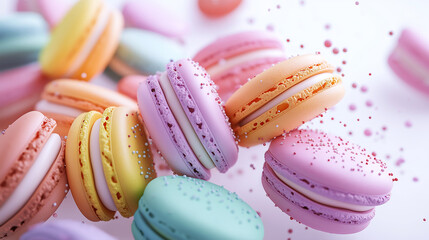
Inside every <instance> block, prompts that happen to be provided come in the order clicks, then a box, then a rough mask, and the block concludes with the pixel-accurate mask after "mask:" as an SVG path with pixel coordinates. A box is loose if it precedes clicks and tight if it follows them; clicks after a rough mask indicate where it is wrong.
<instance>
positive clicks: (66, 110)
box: [36, 100, 84, 118]
mask: <svg viewBox="0 0 429 240" xmlns="http://www.w3.org/2000/svg"><path fill="white" fill-rule="evenodd" d="M36 111H39V112H48V113H57V114H61V115H66V116H70V117H75V118H76V117H78V116H79V115H80V114H82V113H84V111H82V110H80V109H77V108H73V107H68V106H64V105H60V104H57V103H53V102H49V101H46V100H40V101H39V102H38V103H37V104H36Z"/></svg>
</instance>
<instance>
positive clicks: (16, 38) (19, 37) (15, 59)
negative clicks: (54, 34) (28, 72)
mask: <svg viewBox="0 0 429 240" xmlns="http://www.w3.org/2000/svg"><path fill="white" fill-rule="evenodd" d="M48 38H49V35H48V27H47V25H46V22H45V21H44V20H43V18H42V17H41V16H40V15H38V14H36V13H14V14H10V15H6V16H4V17H1V18H0V70H4V69H8V68H13V67H18V66H21V65H25V64H27V63H30V62H34V61H37V58H38V55H39V52H40V51H41V50H42V48H43V47H44V45H45V44H46V43H47V42H48Z"/></svg>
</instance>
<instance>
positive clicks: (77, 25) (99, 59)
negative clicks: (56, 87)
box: [39, 0, 123, 81]
mask: <svg viewBox="0 0 429 240" xmlns="http://www.w3.org/2000/svg"><path fill="white" fill-rule="evenodd" d="M122 27H123V19H122V15H121V14H120V13H119V12H118V11H117V10H115V9H113V8H110V7H109V6H108V5H106V4H105V3H104V2H103V1H101V0H93V1H85V0H80V1H78V2H77V3H76V4H75V5H74V6H73V7H72V8H71V9H70V10H69V11H68V13H67V14H66V15H65V16H64V18H63V19H62V20H61V22H60V23H59V24H58V26H57V27H56V28H55V29H54V31H53V32H52V34H51V39H50V41H49V43H48V44H47V45H46V46H45V48H44V49H43V51H42V53H41V55H40V58H39V62H40V65H41V66H42V69H43V72H44V73H45V74H46V75H47V76H49V77H50V78H52V79H57V78H73V79H80V80H86V81H89V80H90V79H92V77H93V76H95V75H97V74H99V73H100V72H102V71H103V70H104V68H105V67H106V66H107V64H108V62H109V61H110V59H111V57H112V56H113V54H114V52H115V50H116V48H117V45H118V42H119V37H120V33H121V31H122Z"/></svg>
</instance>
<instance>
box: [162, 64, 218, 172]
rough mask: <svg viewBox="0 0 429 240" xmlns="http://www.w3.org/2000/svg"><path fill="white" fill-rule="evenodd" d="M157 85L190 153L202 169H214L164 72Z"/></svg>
mask: <svg viewBox="0 0 429 240" xmlns="http://www.w3.org/2000/svg"><path fill="white" fill-rule="evenodd" d="M159 83H160V85H161V88H162V91H163V92H164V95H165V98H166V99H167V103H168V106H169V107H170V109H171V111H172V112H173V115H174V118H175V119H176V121H177V123H178V124H179V126H180V128H181V130H182V132H183V134H184V135H185V137H186V140H187V141H188V143H189V146H191V148H192V151H193V152H194V154H195V155H196V156H197V158H198V159H199V160H200V162H201V164H203V165H204V167H206V168H207V169H212V168H214V167H215V165H214V164H213V161H212V160H211V158H210V156H209V155H208V154H207V152H206V150H205V149H204V146H203V144H202V143H201V141H200V139H199V138H198V136H197V134H196V133H195V130H194V128H193V127H192V124H191V122H190V121H189V119H188V117H187V116H186V113H185V111H184V110H183V109H182V105H180V101H179V99H178V98H177V96H176V93H175V92H174V89H173V87H172V86H171V84H170V80H169V79H168V76H167V72H164V73H163V74H162V75H161V78H160V80H159Z"/></svg>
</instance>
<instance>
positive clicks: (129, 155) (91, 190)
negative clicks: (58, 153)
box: [66, 107, 156, 221]
mask: <svg viewBox="0 0 429 240" xmlns="http://www.w3.org/2000/svg"><path fill="white" fill-rule="evenodd" d="M149 144H150V143H149V142H148V140H147V137H146V134H145V130H144V126H143V125H142V123H141V122H140V121H139V119H138V113H137V110H136V109H133V108H128V107H109V108H107V109H106V110H105V111H104V113H103V114H101V113H99V112H96V111H91V112H87V113H83V114H81V115H79V117H77V118H76V119H75V121H74V122H73V124H72V126H71V128H70V131H69V133H68V137H67V144H66V164H67V178H68V181H69V185H70V191H71V193H72V195H73V199H74V200H75V202H76V205H77V206H78V208H79V210H80V211H81V213H82V214H83V215H84V216H85V217H86V218H87V219H89V220H91V221H100V220H102V221H108V220H111V219H113V217H114V215H115V212H116V211H118V212H119V213H120V214H121V215H122V216H124V217H131V216H133V214H134V213H135V211H136V210H137V206H138V201H139V199H140V197H141V196H142V195H143V191H144V189H145V187H146V185H147V184H148V183H149V182H150V181H151V180H152V179H153V178H155V177H156V172H155V168H154V164H153V161H152V154H151V151H150V145H149Z"/></svg>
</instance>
